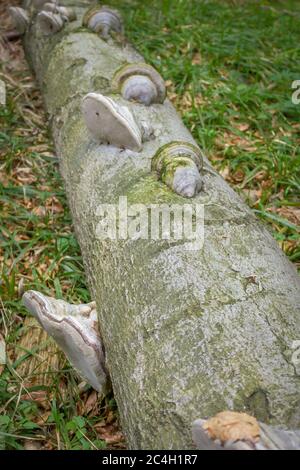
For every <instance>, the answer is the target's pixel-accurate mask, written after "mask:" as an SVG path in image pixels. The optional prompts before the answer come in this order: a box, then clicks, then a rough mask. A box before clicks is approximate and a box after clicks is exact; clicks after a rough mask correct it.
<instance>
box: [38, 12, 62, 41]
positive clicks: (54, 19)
mask: <svg viewBox="0 0 300 470" xmlns="http://www.w3.org/2000/svg"><path fill="white" fill-rule="evenodd" d="M64 23H65V22H64V19H63V18H62V17H61V15H60V14H58V13H53V12H52V11H41V12H40V13H39V14H38V15H37V25H38V27H39V29H40V31H41V32H42V33H43V34H44V35H45V36H50V35H51V34H55V33H58V31H60V30H61V29H62V28H63V27H64Z"/></svg>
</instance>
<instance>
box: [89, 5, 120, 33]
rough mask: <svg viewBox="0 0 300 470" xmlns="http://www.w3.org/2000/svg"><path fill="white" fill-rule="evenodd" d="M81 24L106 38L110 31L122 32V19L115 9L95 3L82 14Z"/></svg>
mask: <svg viewBox="0 0 300 470" xmlns="http://www.w3.org/2000/svg"><path fill="white" fill-rule="evenodd" d="M82 25H83V26H85V27H86V28H89V29H91V30H92V31H94V32H95V33H98V34H100V36H101V37H102V38H104V39H108V38H109V36H110V35H111V32H112V31H114V32H116V33H123V21H122V17H121V15H120V13H119V12H118V11H117V10H114V9H112V8H109V7H107V6H102V7H101V6H99V5H96V6H94V7H92V8H89V9H88V10H87V11H86V13H85V14H84V16H83V19H82Z"/></svg>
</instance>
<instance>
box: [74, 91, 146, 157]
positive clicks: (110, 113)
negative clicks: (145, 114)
mask: <svg viewBox="0 0 300 470" xmlns="http://www.w3.org/2000/svg"><path fill="white" fill-rule="evenodd" d="M82 112H83V116H84V119H85V123H86V126H87V128H88V129H89V131H90V132H91V134H92V135H93V137H95V139H96V140H98V141H99V142H101V143H109V144H111V145H114V146H116V147H119V148H124V149H129V150H133V151H140V150H141V148H142V132H141V129H140V128H139V126H138V124H137V123H136V121H135V119H134V117H133V115H132V113H131V112H130V111H129V109H128V108H126V107H125V106H119V105H118V104H117V103H115V102H114V101H113V100H112V99H111V98H108V97H107V96H103V95H101V94H98V93H88V94H87V95H86V96H85V97H84V98H83V102H82Z"/></svg>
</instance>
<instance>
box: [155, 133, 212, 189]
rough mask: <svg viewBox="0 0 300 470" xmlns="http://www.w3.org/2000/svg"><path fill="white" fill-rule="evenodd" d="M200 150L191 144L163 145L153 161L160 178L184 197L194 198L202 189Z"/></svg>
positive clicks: (175, 143)
mask: <svg viewBox="0 0 300 470" xmlns="http://www.w3.org/2000/svg"><path fill="white" fill-rule="evenodd" d="M202 167H203V157H202V153H201V151H200V149H199V148H198V147H196V146H195V145H193V144H190V143H189V142H180V141H173V142H170V143H169V144H166V145H163V146H162V147H161V148H160V149H159V150H158V151H157V152H156V154H155V156H154V157H153V159H152V163H151V168H152V170H153V171H155V172H156V173H157V176H158V178H159V179H160V180H161V181H162V182H163V183H165V184H166V185H167V186H169V188H171V189H172V190H173V191H175V193H177V194H179V195H180V196H183V197H188V198H191V197H194V196H195V195H196V194H197V193H198V192H199V191H200V190H201V187H202V178H201V175H200V171H201V169H202Z"/></svg>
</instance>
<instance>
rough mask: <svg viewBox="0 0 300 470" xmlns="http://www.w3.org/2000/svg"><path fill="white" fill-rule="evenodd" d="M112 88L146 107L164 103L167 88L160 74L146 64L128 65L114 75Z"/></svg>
mask: <svg viewBox="0 0 300 470" xmlns="http://www.w3.org/2000/svg"><path fill="white" fill-rule="evenodd" d="M112 88H113V89H114V90H115V91H117V92H118V93H121V94H122V96H123V98H125V99H126V100H129V101H137V102H138V103H142V104H144V105H146V106H149V105H150V104H152V103H163V102H164V100H165V97H166V87H165V83H164V80H163V79H162V77H161V76H160V74H159V73H158V72H157V71H156V70H155V69H154V68H153V67H152V66H151V65H148V64H145V63H142V62H141V63H135V64H127V65H124V66H122V67H121V68H120V69H119V70H118V71H117V72H116V73H115V75H114V77H113V80H112Z"/></svg>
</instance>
